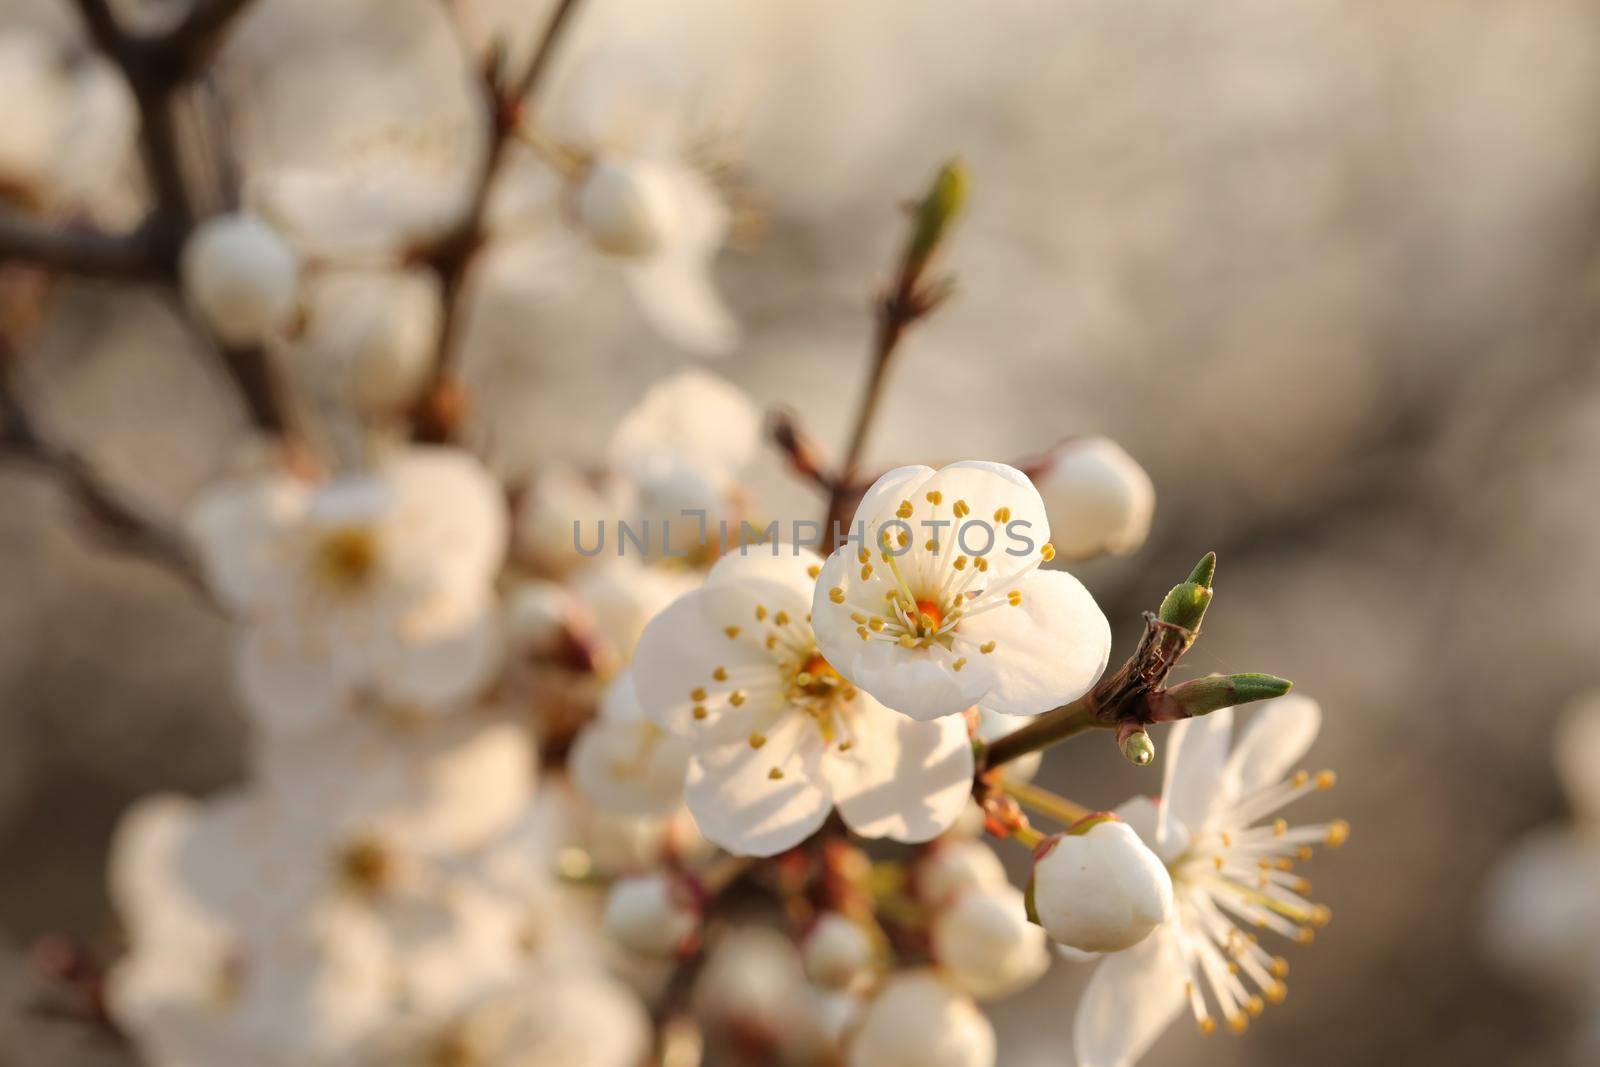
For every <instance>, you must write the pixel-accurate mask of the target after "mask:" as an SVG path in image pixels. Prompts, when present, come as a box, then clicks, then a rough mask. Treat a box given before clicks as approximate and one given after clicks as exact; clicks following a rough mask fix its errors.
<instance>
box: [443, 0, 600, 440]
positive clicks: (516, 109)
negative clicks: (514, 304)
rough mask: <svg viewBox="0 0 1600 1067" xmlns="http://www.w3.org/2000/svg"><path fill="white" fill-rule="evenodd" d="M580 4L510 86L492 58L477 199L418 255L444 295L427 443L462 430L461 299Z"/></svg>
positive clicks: (561, 16) (486, 74)
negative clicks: (498, 186) (510, 152)
mask: <svg viewBox="0 0 1600 1067" xmlns="http://www.w3.org/2000/svg"><path fill="white" fill-rule="evenodd" d="M577 7H578V0H560V2H559V3H558V4H557V5H556V9H555V11H554V12H552V13H551V15H550V20H549V21H548V22H547V23H546V24H545V27H544V33H543V35H542V36H541V38H540V40H539V43H538V45H537V46H536V47H535V48H534V51H533V56H532V58H531V59H529V61H528V66H527V68H526V69H525V70H524V71H523V73H522V76H521V77H520V78H518V79H517V80H516V81H515V82H514V83H512V84H511V85H510V86H507V85H506V84H505V82H504V80H503V72H502V70H501V66H500V59H499V53H498V51H496V52H494V53H493V54H491V57H490V59H489V61H488V62H487V63H486V64H485V66H484V69H483V77H482V86H481V92H482V97H483V105H484V109H485V110H486V112H487V113H488V117H489V143H488V146H487V147H486V149H485V151H484V156H483V165H482V170H481V171H480V173H479V176H478V183H477V185H476V186H475V187H474V188H473V193H472V200H471V202H470V203H469V204H468V205H467V210H466V212H465V213H464V214H463V215H462V217H461V221H460V222H459V223H457V224H456V226H454V227H453V228H452V229H451V231H450V232H449V233H447V234H446V235H445V236H444V237H443V238H441V239H440V240H439V241H438V242H437V243H436V244H434V245H433V246H432V247H431V248H428V249H424V250H422V251H420V252H418V253H417V254H416V257H415V258H416V259H418V260H419V261H421V262H424V263H426V264H428V265H429V266H431V267H432V268H433V269H434V271H435V272H436V273H437V274H438V275H439V280H440V282H441V284H442V288H443V293H444V321H443V322H442V323H441V324H440V329H439V350H438V353H437V355H436V357H435V359H434V364H433V370H432V372H431V373H430V375H429V379H428V384H427V386H426V388H424V389H423V391H422V399H421V401H420V402H419V404H418V406H417V410H416V412H415V413H414V415H413V420H412V421H413V425H414V435H415V436H416V437H417V438H418V439H419V440H424V441H449V440H452V439H453V438H454V437H455V436H456V433H457V432H458V431H459V429H460V426H459V422H460V420H461V416H462V410H461V405H460V396H459V393H458V391H457V390H456V388H455V387H454V384H453V382H452V379H453V378H454V376H455V373H456V364H457V362H458V359H459V355H460V349H461V340H462V339H461V332H462V329H463V321H464V318H465V308H464V306H463V305H464V303H465V301H464V300H463V298H462V296H463V293H464V291H465V289H466V284H467V281H468V278H469V276H470V274H471V271H472V266H473V264H474V262H475V261H476V259H477V255H478V252H479V250H480V249H481V248H482V247H483V245H484V244H485V242H486V240H487V233H486V227H485V217H486V216H487V214H488V210H489V198H490V194H491V193H492V192H493V191H494V182H495V178H496V176H497V175H498V174H499V171H500V165H501V163H502V161H503V160H504V158H505V154H506V150H507V148H508V146H509V145H510V144H511V142H512V141H513V140H514V139H515V137H516V133H517V130H518V129H519V128H520V127H521V126H522V123H523V115H524V112H525V110H526V108H527V106H528V102H529V100H530V98H531V97H532V96H533V94H534V93H535V92H536V91H537V90H538V88H539V86H540V85H541V84H542V82H543V79H544V77H545V75H546V73H547V72H548V71H549V69H550V63H551V61H552V59H553V58H554V55H555V52H556V48H557V45H558V44H559V43H560V41H561V38H562V33H563V31H564V30H565V29H566V28H567V26H568V25H570V23H571V18H572V14H573V12H574V11H575V10H576V9H577Z"/></svg>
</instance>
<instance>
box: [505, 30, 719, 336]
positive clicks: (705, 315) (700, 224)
mask: <svg viewBox="0 0 1600 1067" xmlns="http://www.w3.org/2000/svg"><path fill="white" fill-rule="evenodd" d="M605 58H609V57H602V62H599V63H590V64H588V65H587V67H586V68H585V69H584V70H582V71H580V72H579V74H578V76H577V77H576V78H574V79H573V81H572V83H571V84H570V85H569V86H567V87H565V88H566V91H565V92H559V93H557V94H556V95H555V96H554V97H553V98H552V99H551V100H550V101H549V103H548V105H547V106H546V108H545V109H544V111H545V114H544V117H543V120H542V122H543V125H542V126H541V129H540V130H539V131H537V132H536V133H535V135H534V137H533V140H534V143H535V144H536V145H538V146H539V147H540V149H541V151H542V154H543V156H544V158H545V160H546V161H547V162H549V163H551V164H553V168H554V170H555V171H556V173H557V174H558V175H559V177H560V186H559V191H558V193H557V196H558V198H559V206H560V210H561V213H562V214H563V215H564V217H565V218H566V220H567V221H568V223H569V224H570V225H571V226H572V229H573V231H574V233H575V234H576V236H577V237H578V238H579V239H580V240H581V245H575V246H574V247H573V248H572V250H571V252H572V256H573V258H575V259H579V260H580V262H581V261H583V260H587V261H589V262H590V263H592V264H594V265H596V266H599V267H601V268H609V269H611V270H614V271H615V272H617V273H619V274H620V275H621V276H622V277H623V279H624V280H625V282H626V284H627V286H628V288H629V290H630V291H631V292H632V295H633V298H634V301H635V303H637V304H638V306H639V310H640V311H641V313H642V314H643V315H644V317H645V318H646V319H648V320H649V322H650V324H651V325H652V326H654V327H655V328H656V329H657V330H658V331H660V332H661V333H662V334H663V335H664V336H665V337H667V338H668V339H669V340H671V341H672V342H674V343H675V344H679V345H682V346H684V347H685V348H689V349H693V350H695V351H698V352H703V353H708V354H723V353H726V352H728V351H729V350H731V349H732V348H733V346H734V345H735V344H736V343H737V342H738V339H739V327H738V324H737V323H736V322H735V321H734V319H733V316H732V315H731V314H730V313H729V312H728V310H727V308H726V307H725V306H724V304H723V302H722V298H721V297H720V295H719V294H718V293H717V291H716V288H715V286H714V284H713V280H712V277H711V268H712V264H713V262H714V261H715V259H716V257H717V254H718V253H719V252H720V251H721V250H722V247H723V245H724V244H725V243H726V242H727V240H728V236H729V233H730V230H731V222H732V213H731V211H730V210H729V207H728V205H727V204H726V203H725V201H724V198H723V195H722V192H721V191H720V190H719V189H718V187H717V185H716V184H715V183H714V182H713V181H712V179H711V177H710V176H709V175H708V174H707V173H705V172H703V171H702V170H701V168H700V166H699V165H698V163H697V161H696V160H695V159H694V158H693V157H692V154H691V152H692V145H691V136H690V133H689V131H687V130H686V129H685V123H684V117H685V116H684V115H683V114H682V113H681V110H680V109H679V108H678V107H676V106H675V101H674V100H673V97H674V95H676V94H675V91H674V87H672V86H668V85H664V84H663V83H662V80H661V79H659V78H655V77H652V76H651V75H652V73H653V72H652V71H650V70H648V69H647V65H645V64H640V63H637V62H633V63H630V64H628V65H627V66H621V65H619V64H614V63H608V62H604V59H605ZM630 58H633V59H636V58H637V57H630ZM541 177H542V176H541ZM547 194H548V189H547V187H546V185H545V184H544V183H543V182H540V181H535V180H529V181H527V182H525V183H523V184H522V187H521V188H517V187H515V186H512V187H509V188H506V189H503V190H502V193H501V195H500V196H499V197H498V198H497V200H496V202H495V204H494V205H493V211H492V215H493V217H494V218H495V220H496V222H497V225H498V226H499V227H500V228H503V229H512V228H515V227H516V225H517V223H518V222H519V221H520V219H519V216H527V215H529V214H530V213H538V212H539V211H540V209H545V210H548V209H547V206H546V196H547ZM566 269H567V270H568V271H571V270H573V269H575V267H574V266H572V265H569V266H568V267H567V268H566Z"/></svg>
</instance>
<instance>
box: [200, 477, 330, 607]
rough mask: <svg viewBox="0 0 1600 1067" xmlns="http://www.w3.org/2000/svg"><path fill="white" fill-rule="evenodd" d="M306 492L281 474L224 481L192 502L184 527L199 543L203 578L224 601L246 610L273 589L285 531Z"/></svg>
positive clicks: (297, 515)
mask: <svg viewBox="0 0 1600 1067" xmlns="http://www.w3.org/2000/svg"><path fill="white" fill-rule="evenodd" d="M307 497H308V493H307V491H306V488H305V486H304V484H302V483H301V482H299V481H296V480H295V479H293V478H290V477H287V476H276V477H272V476H269V477H262V478H252V479H248V480H241V481H236V482H226V483H223V484H222V485H218V486H216V487H214V488H212V489H209V490H207V491H206V492H205V494H204V495H202V496H201V497H200V499H199V500H198V501H197V502H196V503H195V506H194V511H193V513H192V515H191V516H190V520H189V530H190V534H191V536H193V537H194V539H195V541H196V543H197V544H198V546H199V548H200V561H201V564H202V565H203V566H204V568H205V573H206V584H207V585H208V586H209V587H210V588H211V590H212V591H213V592H214V593H216V594H217V597H218V599H220V600H221V601H222V602H223V603H224V604H226V605H227V606H228V607H230V608H233V609H234V610H247V609H249V608H252V607H259V606H260V604H261V602H262V600H264V599H266V598H268V597H270V596H272V595H273V594H274V593H276V592H278V591H279V589H280V587H281V583H282V581H283V576H284V565H285V562H286V561H285V559H284V558H283V555H282V553H281V551H279V550H278V547H277V546H278V545H279V541H280V539H281V538H282V536H283V535H284V533H285V531H287V530H289V529H291V528H292V527H293V525H294V524H295V523H297V522H299V521H300V519H301V518H302V517H303V516H304V514H305V510H306V503H307Z"/></svg>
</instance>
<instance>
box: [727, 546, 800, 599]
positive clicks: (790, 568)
mask: <svg viewBox="0 0 1600 1067" xmlns="http://www.w3.org/2000/svg"><path fill="white" fill-rule="evenodd" d="M821 562H822V560H821V559H819V558H818V557H817V554H816V553H815V552H812V551H811V550H810V549H808V548H804V547H802V546H798V545H794V544H791V543H789V542H784V541H773V542H769V543H767V544H762V545H744V546H741V547H739V548H736V549H733V550H732V551H730V552H729V553H727V554H726V555H725V556H723V557H722V558H721V559H719V560H717V562H716V564H715V565H714V566H713V567H712V568H711V571H710V573H709V574H707V575H706V584H707V585H724V584H730V583H733V582H739V581H744V580H747V579H754V580H757V581H763V582H771V583H774V584H777V585H781V586H783V587H784V588H786V589H788V590H789V591H790V593H791V594H792V598H791V599H790V601H789V603H790V604H801V605H807V606H809V605H810V603H811V594H812V591H813V590H815V589H816V586H817V579H816V578H813V577H812V576H811V568H812V567H815V566H818V565H819V564H820V563H821Z"/></svg>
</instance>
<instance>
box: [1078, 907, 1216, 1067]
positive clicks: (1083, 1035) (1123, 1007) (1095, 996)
mask: <svg viewBox="0 0 1600 1067" xmlns="http://www.w3.org/2000/svg"><path fill="white" fill-rule="evenodd" d="M1187 978H1188V971H1187V969H1186V968H1185V967H1184V965H1183V960H1182V957H1181V956H1180V955H1179V954H1178V949H1177V945H1176V944H1175V943H1174V940H1173V935H1172V933H1171V930H1170V928H1162V929H1159V930H1157V931H1156V932H1155V933H1153V934H1151V935H1150V936H1149V937H1147V938H1145V939H1144V940H1143V941H1141V942H1140V943H1139V944H1137V945H1135V946H1134V947H1133V948H1130V949H1128V950H1126V951H1124V952H1113V953H1111V954H1110V955H1108V956H1106V957H1105V958H1104V959H1103V960H1101V962H1100V965H1099V966H1098V967H1096V968H1095V972H1094V976H1093V977H1092V978H1090V979H1089V987H1088V989H1086V990H1084V994H1083V999H1082V1000H1080V1001H1079V1002H1078V1014H1077V1019H1076V1021H1075V1022H1074V1024H1073V1028H1072V1045H1073V1051H1074V1052H1075V1053H1076V1054H1077V1058H1078V1067H1131V1065H1132V1064H1133V1063H1135V1062H1137V1061H1138V1059H1139V1058H1140V1057H1141V1056H1143V1055H1144V1054H1145V1052H1146V1051H1147V1050H1148V1049H1149V1048H1150V1046H1151V1045H1152V1044H1154V1043H1155V1040H1156V1038H1158V1037H1160V1036H1161V1032H1162V1031H1163V1030H1165V1029H1166V1028H1167V1027H1168V1026H1170V1025H1171V1024H1172V1021H1173V1020H1174V1019H1175V1018H1177V1016H1178V1013H1179V1012H1181V1011H1182V1010H1183V1003H1184V982H1185V981H1186V980H1187Z"/></svg>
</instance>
